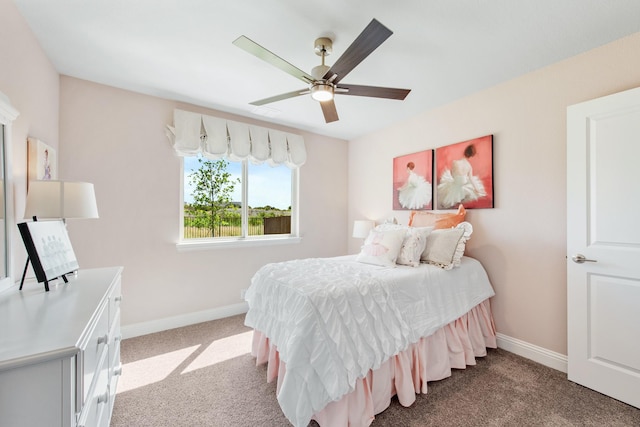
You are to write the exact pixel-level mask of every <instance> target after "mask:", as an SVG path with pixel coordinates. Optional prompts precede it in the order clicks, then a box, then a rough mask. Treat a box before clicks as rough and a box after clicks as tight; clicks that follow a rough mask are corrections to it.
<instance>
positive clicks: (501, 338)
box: [496, 333, 567, 373]
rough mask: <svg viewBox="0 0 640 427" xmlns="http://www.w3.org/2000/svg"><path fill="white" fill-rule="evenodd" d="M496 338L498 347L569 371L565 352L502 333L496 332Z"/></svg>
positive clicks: (562, 370)
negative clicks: (548, 348)
mask: <svg viewBox="0 0 640 427" xmlns="http://www.w3.org/2000/svg"><path fill="white" fill-rule="evenodd" d="M496 338H497V342H498V348H501V349H503V350H506V351H508V352H511V353H514V354H517V355H518V356H522V357H524V358H527V359H531V360H533V361H534V362H538V363H540V364H542V365H545V366H548V367H550V368H553V369H557V370H558V371H561V372H564V373H566V372H567V356H565V355H564V354H560V353H556V352H555V351H551V350H547V349H546V348H542V347H538V346H537V345H533V344H529V343H528V342H525V341H521V340H519V339H516V338H511V337H509V336H507V335H503V334H500V333H497V334H496Z"/></svg>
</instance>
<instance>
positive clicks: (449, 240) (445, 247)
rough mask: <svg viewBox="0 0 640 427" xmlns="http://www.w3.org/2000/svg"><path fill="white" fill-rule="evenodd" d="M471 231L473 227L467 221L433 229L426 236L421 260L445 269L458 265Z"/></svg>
mask: <svg viewBox="0 0 640 427" xmlns="http://www.w3.org/2000/svg"><path fill="white" fill-rule="evenodd" d="M471 233H473V227H472V226H471V224H470V223H468V222H461V223H460V224H458V225H457V226H456V227H455V228H449V229H439V230H433V231H432V232H431V234H429V237H428V238H427V245H426V247H425V249H424V252H422V256H421V258H420V259H421V261H423V262H426V263H428V264H433V265H437V266H438V267H440V268H443V269H445V270H451V269H452V268H454V267H457V266H459V265H460V259H461V258H462V256H463V255H464V250H465V246H466V243H467V240H469V238H470V237H471Z"/></svg>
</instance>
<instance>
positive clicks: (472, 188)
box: [435, 135, 493, 209]
mask: <svg viewBox="0 0 640 427" xmlns="http://www.w3.org/2000/svg"><path fill="white" fill-rule="evenodd" d="M435 198H436V203H437V207H438V209H455V208H457V207H458V206H459V205H460V204H462V205H463V206H464V207H465V209H474V208H475V209H480V208H493V135H487V136H483V137H480V138H475V139H471V140H468V141H463V142H458V143H456V144H451V145H447V146H445V147H439V148H436V197H435Z"/></svg>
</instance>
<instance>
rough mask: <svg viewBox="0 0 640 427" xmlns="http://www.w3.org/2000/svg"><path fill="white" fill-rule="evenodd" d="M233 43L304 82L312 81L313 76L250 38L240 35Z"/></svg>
mask: <svg viewBox="0 0 640 427" xmlns="http://www.w3.org/2000/svg"><path fill="white" fill-rule="evenodd" d="M233 44H234V45H236V46H238V47H239V48H240V49H243V50H245V51H247V52H249V53H250V54H252V55H254V56H257V57H258V58H260V59H262V60H263V61H266V62H268V63H269V64H271V65H273V66H274V67H278V68H280V69H281V70H282V71H284V72H285V73H287V74H289V75H291V76H293V77H295V78H296V79H299V80H302V81H303V82H305V83H312V82H313V77H311V76H310V75H309V74H307V73H305V72H304V71H302V70H301V69H299V68H298V67H296V66H294V65H291V64H290V63H288V62H287V61H285V60H284V59H282V58H280V57H279V56H278V55H276V54H274V53H272V52H270V51H268V50H267V49H265V48H263V47H262V46H260V45H259V44H258V43H256V42H254V41H253V40H251V39H250V38H247V37H245V36H240V37H238V38H237V39H235V40H234V41H233Z"/></svg>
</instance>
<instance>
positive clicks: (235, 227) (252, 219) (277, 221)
mask: <svg viewBox="0 0 640 427" xmlns="http://www.w3.org/2000/svg"><path fill="white" fill-rule="evenodd" d="M207 214H208V212H200V213H199V214H198V213H194V212H192V211H190V210H187V209H185V212H184V239H205V238H212V237H237V236H240V235H242V218H241V216H240V214H239V212H238V209H227V210H224V211H222V212H221V214H220V215H219V219H216V220H215V221H214V224H213V227H211V224H210V220H209V218H208V217H207ZM247 225H248V230H247V233H248V235H249V236H261V235H264V234H290V233H291V211H290V210H287V211H281V210H262V209H250V210H249V216H248V224H247ZM212 232H213V233H212Z"/></svg>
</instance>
